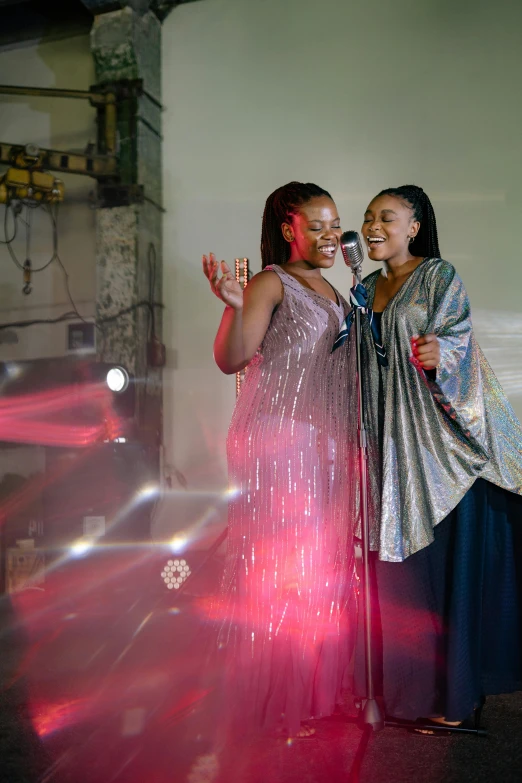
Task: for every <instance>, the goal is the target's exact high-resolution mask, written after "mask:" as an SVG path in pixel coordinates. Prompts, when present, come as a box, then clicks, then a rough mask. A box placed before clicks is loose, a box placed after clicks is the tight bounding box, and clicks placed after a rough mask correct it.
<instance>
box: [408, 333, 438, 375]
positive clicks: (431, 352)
mask: <svg viewBox="0 0 522 783" xmlns="http://www.w3.org/2000/svg"><path fill="white" fill-rule="evenodd" d="M411 349H412V354H413V356H414V358H415V360H416V361H417V362H418V364H419V366H420V367H422V369H423V370H434V369H435V368H436V367H438V366H439V363H440V343H439V339H438V337H437V335H436V334H424V335H422V336H419V335H416V336H415V337H412V339H411Z"/></svg>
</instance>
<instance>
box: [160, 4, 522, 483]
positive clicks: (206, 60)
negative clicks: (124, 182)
mask: <svg viewBox="0 0 522 783" xmlns="http://www.w3.org/2000/svg"><path fill="white" fill-rule="evenodd" d="M521 27H522V5H521V4H520V3H516V2H509V1H508V0H499V2H497V3H494V4H491V3H489V2H488V1H487V0H473V2H472V1H471V0H458V1H457V2H453V1H451V2H450V0H438V2H433V0H415V1H413V0H396V2H394V3H389V2H387V0H350V1H347V0H321V2H306V0H305V1H303V0H285V2H281V0H264V1H263V2H262V3H253V2H251V1H250V0H201V2H198V3H193V4H189V5H186V6H181V7H179V8H177V9H176V11H175V12H173V13H172V14H171V15H170V16H169V18H168V20H167V21H166V23H165V24H164V27H163V62H164V68H163V84H164V93H163V101H164V104H165V105H166V112H165V115H164V126H163V127H164V136H165V145H164V162H165V163H164V165H165V176H164V182H165V206H166V208H167V216H166V220H165V244H164V263H165V281H164V299H165V302H166V304H167V307H168V310H167V313H166V331H165V334H166V341H167V345H168V368H167V371H166V372H165V374H164V379H165V390H164V391H165V431H164V434H165V448H166V452H165V462H166V464H167V465H171V466H174V467H175V468H176V470H178V471H181V472H182V474H183V476H184V477H185V478H186V480H187V482H188V485H189V487H190V488H192V489H193V490H194V491H197V490H198V489H199V490H209V489H212V490H215V491H219V490H220V489H222V488H224V487H225V486H226V466H225V457H224V441H225V437H226V430H227V426H228V422H229V419H230V415H231V412H232V408H233V405H234V399H235V387H234V378H231V377H225V376H223V375H221V373H220V372H219V370H218V369H217V368H216V366H215V365H214V363H213V359H212V342H213V339H214V335H215V331H216V328H217V325H218V322H219V318H220V315H221V312H222V307H221V305H220V303H219V302H218V300H217V299H215V298H214V297H213V296H212V295H211V294H210V291H209V289H208V285H207V283H206V281H205V279H204V278H203V275H202V273H201V267H200V263H201V262H200V259H201V254H202V253H204V252H205V253H206V252H208V251H209V250H213V251H214V252H215V253H216V254H217V255H218V256H219V257H222V258H226V259H228V260H229V261H231V260H233V259H234V257H236V256H241V257H242V256H248V257H249V258H250V259H251V264H252V267H253V269H254V270H255V271H257V270H258V269H259V268H260V260H259V236H260V230H261V214H262V210H263V206H264V201H265V199H266V196H267V195H268V194H269V192H271V191H272V190H273V189H274V188H275V187H277V186H279V185H282V184H284V183H285V182H287V181H289V180H292V179H299V180H302V181H307V180H310V181H315V182H317V183H318V184H320V185H321V186H323V187H326V188H327V189H328V190H330V191H331V192H332V194H333V195H334V197H335V199H336V201H337V204H338V207H339V210H340V214H341V217H342V224H343V227H344V228H345V229H347V228H356V229H359V228H360V225H361V222H362V215H363V212H364V210H365V207H366V205H367V203H368V201H369V200H370V199H371V197H372V196H373V195H374V194H375V193H376V192H377V191H378V190H380V189H381V188H383V187H389V186H391V185H399V184H406V183H415V184H419V185H421V186H423V187H424V189H425V190H426V191H427V192H428V193H429V195H430V196H431V198H432V201H433V203H434V205H435V209H436V213H437V218H438V222H439V234H440V239H441V248H442V253H443V255H444V257H445V258H447V259H448V260H450V261H452V262H453V263H454V264H455V265H456V267H457V269H458V271H459V273H460V274H461V276H462V277H463V279H464V281H465V284H466V286H467V288H468V291H469V294H470V297H471V302H472V306H473V311H474V321H475V325H476V329H477V333H478V335H479V339H480V341H481V343H482V344H483V346H484V348H485V349H486V351H487V354H488V356H489V358H490V361H491V362H492V364H493V366H494V368H495V369H496V371H497V372H498V374H499V376H500V378H501V380H502V382H503V383H504V385H505V388H506V390H507V391H508V393H509V395H510V398H511V400H512V402H513V404H514V406H515V408H516V410H517V412H518V415H519V416H520V417H522V308H521V306H520V296H521V293H520V292H521V291H522V264H521V263H520V250H519V243H518V240H517V237H518V232H519V228H518V225H519V215H520V213H521V210H522V195H521V188H520V163H521V154H520V133H519V128H520V126H521V123H522V106H521V104H520V101H518V100H517V98H516V96H517V95H518V94H519V80H520V69H521V65H522V54H521V47H520V38H519V35H520V29H521ZM369 269H370V267H369V266H368V270H369ZM330 279H331V281H332V282H333V283H334V284H335V285H337V286H338V287H339V288H340V289H341V290H342V291H343V292H345V293H346V292H347V290H348V288H349V283H350V277H349V275H348V274H347V270H346V269H345V268H344V265H343V264H342V260H341V259H338V261H337V264H336V267H335V269H334V270H333V271H332V273H331V275H330Z"/></svg>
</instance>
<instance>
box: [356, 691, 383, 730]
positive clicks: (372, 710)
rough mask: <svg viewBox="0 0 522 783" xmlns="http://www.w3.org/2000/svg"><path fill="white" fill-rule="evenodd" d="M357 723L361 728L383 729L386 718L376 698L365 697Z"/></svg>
mask: <svg viewBox="0 0 522 783" xmlns="http://www.w3.org/2000/svg"><path fill="white" fill-rule="evenodd" d="M357 724H358V726H359V728H361V729H365V728H367V727H371V728H372V730H373V731H382V729H383V728H384V718H383V715H382V712H381V708H380V707H379V704H378V702H377V701H376V699H365V701H364V703H363V706H362V709H361V711H360V713H359V718H358V720H357Z"/></svg>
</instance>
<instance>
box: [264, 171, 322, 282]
mask: <svg viewBox="0 0 522 783" xmlns="http://www.w3.org/2000/svg"><path fill="white" fill-rule="evenodd" d="M320 196H328V198H332V197H331V195H330V194H329V193H328V191H327V190H323V188H320V187H319V186H318V185H314V184H313V182H289V183H288V184H287V185H283V186H282V187H280V188H277V190H274V192H273V193H271V194H270V195H269V197H268V198H267V200H266V204H265V210H264V212H263V223H262V228H261V266H262V268H263V269H264V268H265V266H268V265H269V264H285V263H286V262H287V261H288V259H289V258H290V243H289V242H287V241H286V240H285V238H284V236H283V232H282V231H281V226H282V225H283V223H290V221H291V218H292V215H295V214H297V212H298V210H299V207H301V206H303V204H307V203H308V202H309V201H311V199H313V198H318V197H320ZM332 200H333V199H332Z"/></svg>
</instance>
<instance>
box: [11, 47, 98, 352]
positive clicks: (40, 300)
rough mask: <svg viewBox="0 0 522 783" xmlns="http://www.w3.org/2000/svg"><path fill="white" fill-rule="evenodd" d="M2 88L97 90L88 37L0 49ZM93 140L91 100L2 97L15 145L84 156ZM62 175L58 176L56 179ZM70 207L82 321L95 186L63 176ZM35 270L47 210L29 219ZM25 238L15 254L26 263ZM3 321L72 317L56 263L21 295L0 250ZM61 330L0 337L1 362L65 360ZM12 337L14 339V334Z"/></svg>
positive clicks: (64, 229) (47, 240)
mask: <svg viewBox="0 0 522 783" xmlns="http://www.w3.org/2000/svg"><path fill="white" fill-rule="evenodd" d="M0 82H1V83H2V84H15V85H23V86H34V87H59V88H74V89H84V90H85V89H88V88H89V87H90V85H91V84H93V83H94V66H93V62H92V57H91V54H90V50H89V37H88V36H80V37H75V38H69V39H64V40H61V41H46V42H43V43H31V44H28V45H23V46H19V47H16V48H5V49H2V50H0ZM95 139H96V127H95V110H94V109H93V108H92V107H91V106H90V105H89V102H88V101H81V100H64V99H62V98H59V99H58V98H56V99H48V98H40V97H38V98H26V97H7V96H3V95H2V96H0V140H1V141H3V142H8V143H11V144H27V143H30V142H31V143H34V144H38V145H39V146H41V147H50V148H52V149H58V150H64V151H68V150H77V151H81V150H84V149H85V147H86V145H87V144H88V143H89V142H94V141H95ZM58 176H59V175H58ZM63 179H64V183H65V201H64V203H63V204H62V205H61V206H60V210H59V218H58V226H59V244H58V249H59V254H60V258H61V260H62V262H63V264H64V266H65V268H66V270H67V272H68V275H69V287H70V291H71V294H72V297H73V299H74V300H75V302H76V305H77V306H78V309H79V311H80V313H81V314H82V316H92V315H94V307H95V298H96V256H95V233H94V210H93V209H92V206H91V199H90V194H91V193H93V192H94V189H95V182H94V180H91V179H88V178H86V177H78V176H70V175H69V176H65V177H63ZM0 216H1V222H0V239H2V238H4V229H3V218H4V206H0ZM32 229H33V231H32V233H33V242H32V247H31V261H32V265H33V267H37V266H39V265H42V264H43V263H45V261H46V260H48V258H49V257H50V255H51V248H52V244H51V224H50V220H49V217H48V216H47V215H46V214H45V213H44V211H43V210H41V209H39V210H36V211H33V212H32ZM25 247H26V246H25V232H24V231H21V233H20V235H19V239H17V240H16V241H15V242H14V243H13V250H14V251H15V253H16V255H17V256H18V257H19V258H20V259H21V261H22V263H23V262H24V261H25V258H26V255H25ZM0 268H1V271H0V280H1V285H0V321H2V322H3V323H5V322H10V321H18V320H31V319H33V318H34V319H39V318H54V317H56V316H58V315H60V314H61V313H63V312H66V311H68V310H71V303H70V300H69V297H68V295H67V291H66V287H65V284H64V273H63V271H62V269H61V268H60V266H59V264H57V263H53V264H52V265H51V266H50V267H49V268H48V269H47V270H45V271H43V272H41V273H40V274H38V275H34V277H33V292H32V293H31V294H30V295H29V296H25V295H24V294H23V293H22V273H21V272H20V270H18V269H17V268H16V266H15V265H14V264H13V262H12V261H11V259H10V257H9V255H8V252H7V249H6V247H5V246H1V245H0ZM66 329H67V327H66V326H65V325H64V324H58V325H53V326H34V327H30V328H28V329H20V330H19V331H18V332H17V337H18V342H10V341H9V336H8V337H7V341H6V334H5V332H0V357H1V358H2V359H19V358H20V359H32V358H37V357H42V356H59V355H62V354H64V353H65V347H66ZM11 336H12V333H11Z"/></svg>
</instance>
